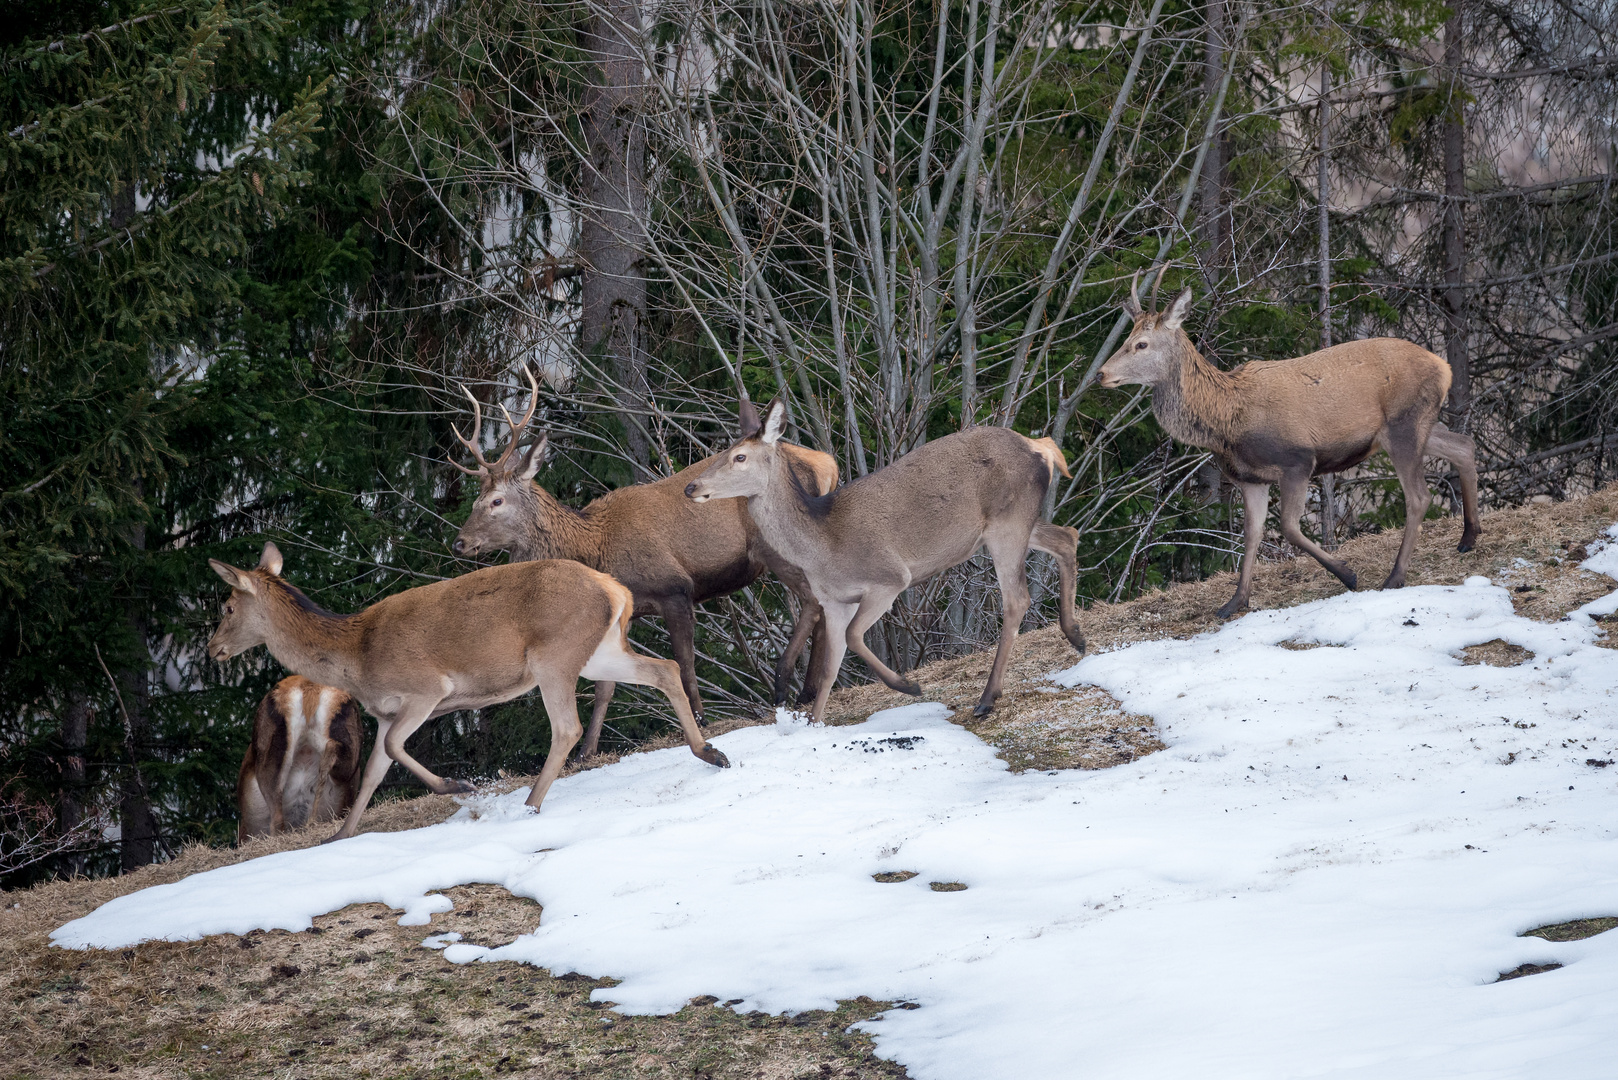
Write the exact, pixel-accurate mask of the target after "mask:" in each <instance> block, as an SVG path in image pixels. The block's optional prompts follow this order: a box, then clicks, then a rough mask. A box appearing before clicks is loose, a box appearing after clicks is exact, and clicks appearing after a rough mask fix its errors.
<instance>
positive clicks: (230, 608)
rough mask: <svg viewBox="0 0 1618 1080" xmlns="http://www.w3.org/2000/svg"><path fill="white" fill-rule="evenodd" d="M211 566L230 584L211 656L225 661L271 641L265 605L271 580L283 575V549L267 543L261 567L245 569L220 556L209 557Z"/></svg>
mask: <svg viewBox="0 0 1618 1080" xmlns="http://www.w3.org/2000/svg"><path fill="white" fill-rule="evenodd" d="M208 565H209V566H211V567H213V571H214V573H216V574H218V575H219V576H220V577H221V578H224V580H225V584H227V585H229V586H230V596H229V597H228V598H227V599H226V600H225V611H224V615H223V617H222V618H221V619H220V620H219V628H218V629H217V630H215V631H214V632H213V637H211V638H209V639H208V655H209V656H210V657H212V658H213V659H215V660H219V661H225V660H229V659H230V658H231V657H232V656H235V655H236V654H237V653H243V652H246V651H247V650H248V649H251V648H253V647H254V646H255V645H262V644H264V642H265V641H266V640H268V630H269V618H268V616H267V614H266V613H265V605H266V603H267V602H268V594H269V589H270V582H271V581H272V580H274V579H278V578H279V577H280V576H281V551H280V549H279V548H277V547H276V546H275V545H274V544H273V543H266V544H265V545H264V554H263V555H261V556H260V557H259V560H258V566H257V567H255V568H254V569H252V570H241V569H238V568H237V567H234V566H232V565H230V564H229V563H227V562H220V561H219V560H218V559H209V560H208Z"/></svg>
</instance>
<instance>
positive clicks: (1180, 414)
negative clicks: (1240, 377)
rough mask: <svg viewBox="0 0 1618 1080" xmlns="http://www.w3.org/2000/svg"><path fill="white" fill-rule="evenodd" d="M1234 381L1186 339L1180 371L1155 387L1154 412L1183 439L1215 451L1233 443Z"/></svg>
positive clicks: (1176, 435)
mask: <svg viewBox="0 0 1618 1080" xmlns="http://www.w3.org/2000/svg"><path fill="white" fill-rule="evenodd" d="M1235 389H1236V388H1235V380H1234V379H1233V377H1232V376H1231V375H1230V374H1229V373H1228V372H1224V371H1220V370H1219V369H1218V368H1216V367H1214V366H1213V365H1212V364H1210V363H1208V361H1207V360H1205V359H1204V358H1203V356H1202V354H1201V353H1199V352H1198V351H1197V349H1196V346H1194V345H1192V344H1191V342H1190V341H1186V342H1185V344H1184V348H1183V351H1182V353H1181V356H1180V365H1179V369H1178V371H1176V372H1175V373H1173V374H1172V375H1170V376H1169V378H1167V379H1164V380H1163V381H1162V382H1160V383H1155V384H1153V386H1152V415H1153V416H1156V417H1157V422H1158V423H1159V424H1161V425H1162V426H1163V430H1164V431H1167V432H1168V433H1169V434H1170V435H1172V436H1173V437H1174V438H1176V439H1178V440H1179V441H1180V442H1183V443H1189V444H1190V445H1192V446H1200V447H1203V448H1205V449H1208V450H1213V451H1214V452H1216V453H1221V452H1223V451H1225V450H1227V449H1228V448H1229V446H1230V442H1231V432H1232V428H1233V426H1234V418H1235V412H1234V408H1233V406H1234V405H1235V403H1236V402H1235Z"/></svg>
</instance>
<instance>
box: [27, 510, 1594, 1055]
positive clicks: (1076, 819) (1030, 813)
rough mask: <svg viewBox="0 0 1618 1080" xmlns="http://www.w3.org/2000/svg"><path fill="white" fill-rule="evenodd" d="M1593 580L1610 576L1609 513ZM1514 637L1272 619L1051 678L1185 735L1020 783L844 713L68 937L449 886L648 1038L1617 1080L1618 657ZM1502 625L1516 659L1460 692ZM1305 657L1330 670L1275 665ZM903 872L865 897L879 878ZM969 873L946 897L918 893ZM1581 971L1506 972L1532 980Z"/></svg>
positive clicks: (1412, 609) (1354, 617) (87, 941)
mask: <svg viewBox="0 0 1618 1080" xmlns="http://www.w3.org/2000/svg"><path fill="white" fill-rule="evenodd" d="M1609 535H1610V536H1611V538H1612V542H1611V543H1609V544H1608V545H1606V546H1605V547H1604V548H1602V549H1600V550H1597V551H1596V552H1595V553H1593V554H1592V556H1591V558H1590V559H1589V561H1588V562H1587V563H1586V564H1585V566H1586V568H1588V569H1592V570H1599V571H1601V572H1603V573H1608V574H1614V575H1615V576H1618V526H1615V527H1614V529H1612V530H1609ZM1615 608H1618V592H1615V593H1614V594H1612V596H1609V597H1607V598H1605V599H1603V600H1598V601H1596V602H1595V603H1593V604H1591V605H1588V606H1587V607H1586V608H1585V609H1583V611H1582V613H1581V614H1580V615H1577V616H1576V617H1574V618H1571V619H1569V620H1565V621H1563V622H1561V623H1557V624H1554V625H1542V624H1539V623H1534V622H1531V621H1528V620H1525V619H1522V618H1519V617H1517V616H1516V615H1515V614H1513V612H1512V607H1511V602H1510V599H1509V597H1508V596H1507V594H1506V592H1505V590H1504V589H1501V588H1498V587H1495V586H1492V585H1490V584H1489V583H1488V581H1487V580H1486V579H1483V578H1473V579H1470V580H1469V581H1468V582H1467V584H1466V585H1465V586H1460V587H1431V586H1430V587H1419V588H1408V589H1404V590H1402V591H1398V592H1388V593H1359V594H1351V595H1345V596H1339V597H1335V598H1333V599H1329V600H1322V601H1318V602H1316V603H1312V604H1306V605H1303V606H1302V607H1297V608H1292V609H1288V610H1283V611H1267V612H1258V613H1255V614H1252V615H1249V616H1247V617H1245V618H1243V619H1241V620H1239V621H1237V622H1235V623H1233V624H1230V625H1228V626H1226V627H1224V628H1223V629H1221V630H1219V631H1218V632H1216V633H1212V634H1207V635H1204V636H1202V637H1199V638H1196V639H1194V640H1190V641H1158V642H1147V643H1142V644H1137V645H1132V646H1130V647H1128V648H1124V649H1119V650H1117V651H1115V652H1111V653H1107V654H1105V655H1100V656H1093V657H1090V658H1088V659H1086V660H1085V661H1083V662H1082V663H1080V664H1079V665H1077V666H1076V667H1074V668H1071V669H1069V670H1067V671H1065V672H1061V673H1058V674H1056V675H1055V676H1053V678H1054V679H1055V680H1056V681H1057V682H1059V683H1062V684H1064V685H1075V684H1078V683H1093V684H1095V685H1098V686H1101V687H1104V688H1105V689H1107V690H1108V691H1110V692H1111V693H1112V694H1114V695H1115V696H1116V697H1117V698H1118V699H1119V700H1120V701H1121V702H1122V703H1123V705H1124V707H1125V708H1126V709H1128V710H1129V711H1130V712H1134V713H1146V714H1150V715H1152V716H1153V717H1155V718H1156V719H1157V721H1158V723H1159V724H1160V725H1161V726H1162V729H1163V733H1164V738H1165V740H1166V741H1167V742H1168V744H1169V748H1168V749H1167V750H1165V751H1162V752H1160V753H1158V754H1154V755H1151V756H1149V757H1146V758H1142V759H1140V760H1138V761H1136V762H1134V763H1132V764H1131V765H1127V766H1121V767H1118V768H1114V769H1110V770H1106V771H1103V772H1094V773H1080V772H1064V773H1060V774H1056V775H1047V774H1043V773H1040V774H1024V775H1021V776H1016V775H1012V774H1011V773H1008V772H1007V771H1006V770H1005V765H1004V763H1003V762H1001V761H999V760H997V759H996V758H995V757H994V756H993V754H992V752H991V751H990V749H989V748H988V747H986V746H984V745H983V744H982V743H981V742H979V741H978V740H977V739H976V738H974V737H973V736H972V735H971V734H969V733H968V732H966V731H965V730H963V729H961V728H959V727H956V726H954V725H952V724H950V723H948V721H947V719H946V716H947V711H946V710H945V708H944V707H943V706H941V705H936V704H921V705H912V706H908V707H906V708H902V709H893V710H889V711H887V712H882V713H878V714H876V715H875V716H873V717H872V718H871V719H870V720H869V721H868V722H866V723H865V724H862V725H859V726H855V727H840V728H814V727H810V726H806V725H803V724H801V723H796V722H793V720H792V718H790V717H783V722H782V723H780V724H778V725H776V726H775V727H758V728H748V729H744V730H741V731H736V732H732V733H730V734H728V735H725V736H723V737H721V738H718V739H716V740H715V742H716V743H717V744H718V745H720V746H721V747H722V748H723V749H724V751H725V753H726V754H727V755H728V756H729V757H730V759H731V761H732V762H733V763H734V765H735V767H734V768H732V769H728V770H725V771H718V770H714V769H710V768H707V767H705V766H703V765H701V764H700V763H698V762H696V761H695V760H693V759H692V757H691V756H690V754H689V753H688V752H687V751H686V750H685V749H684V748H680V749H675V750H667V751H660V752H657V753H648V754H639V755H634V756H631V757H629V758H627V759H625V760H623V761H621V762H619V763H617V764H615V765H612V766H610V767H607V768H603V769H598V770H594V771H591V772H586V773H582V774H579V775H577V776H573V777H569V778H567V779H565V780H562V781H560V782H559V783H558V784H557V785H556V787H555V788H553V789H552V792H551V794H550V797H549V798H548V799H547V801H546V804H545V812H544V814H543V815H539V816H536V815H533V814H531V813H530V812H528V811H527V810H526V808H524V807H523V805H522V800H523V798H524V797H525V796H526V794H527V792H526V790H524V791H517V792H513V793H511V794H509V795H504V796H498V797H484V798H474V799H468V800H466V806H465V808H464V809H463V810H462V811H461V812H460V813H458V814H457V815H456V816H455V817H454V818H453V819H451V820H450V821H448V822H446V823H444V824H441V825H436V826H433V827H431V828H426V829H419V830H416V831H413V832H406V833H386V834H375V833H373V834H368V835H361V836H359V837H356V838H354V839H352V840H347V841H344V842H342V843H340V844H335V845H331V846H329V847H322V848H316V849H311V850H305V851H292V852H283V853H280V854H276V855H270V856H266V857H264V858H260V859H255V860H253V861H251V862H247V863H242V864H238V865H235V866H228V867H222V868H220V869H217V870H211V871H208V872H207V873H203V874H198V875H196V876H194V877H191V878H189V879H186V880H184V881H181V882H177V883H174V884H171V885H162V886H158V887H155V888H151V889H147V890H145V891H143V892H138V893H134V894H131V895H128V896H124V897H120V898H119V899H116V900H113V901H112V902H110V903H108V904H106V905H105V906H103V907H102V908H100V909H99V910H97V911H95V912H93V913H92V914H90V915H89V916H87V917H85V918H83V919H79V920H76V921H74V922H71V923H68V924H67V925H66V926H63V927H62V928H60V929H59V930H57V931H56V933H55V935H54V938H55V941H56V943H57V944H58V945H63V946H66V947H70V948H85V947H101V948H116V947H123V946H127V945H130V944H133V943H135V942H139V941H143V940H150V939H154V938H160V939H191V938H196V937H200V936H202V935H204V934H213V933H224V932H232V933H244V932H246V931H249V930H253V929H269V928H282V929H287V930H301V929H304V928H307V927H308V926H309V925H310V919H311V918H312V917H313V916H316V915H320V914H323V913H326V912H330V911H335V910H337V909H339V908H341V907H343V906H345V905H348V904H351V903H357V902H362V901H381V902H383V903H386V904H390V905H392V906H394V907H395V908H400V909H403V911H404V913H405V914H404V917H403V918H401V919H400V922H401V923H404V924H407V925H419V924H425V923H427V922H428V921H429V916H430V915H431V914H432V913H433V912H439V911H445V910H448V909H449V908H450V907H451V902H450V901H449V899H448V898H446V897H444V896H442V895H439V894H436V893H435V892H434V890H439V889H445V888H449V887H451V886H454V885H459V884H465V883H470V882H488V883H493V884H498V885H501V886H504V887H505V888H507V889H510V890H511V891H512V892H514V893H517V894H520V895H523V896H528V897H532V898H533V899H535V900H537V901H539V902H540V903H541V904H543V905H544V914H543V919H542V922H541V924H540V925H539V926H538V927H537V928H536V929H535V931H534V932H533V933H532V934H528V935H524V936H523V937H520V938H518V939H517V940H516V941H513V942H511V943H509V944H506V945H502V946H500V947H498V948H485V947H482V946H477V945H472V944H468V943H465V942H460V941H458V940H456V935H454V934H439V935H433V936H432V937H429V938H427V939H426V941H424V942H423V944H425V945H428V946H429V947H431V948H442V949H443V954H444V956H445V958H446V959H448V960H450V961H452V962H455V963H466V962H474V961H479V962H493V961H522V962H526V963H531V964H537V965H542V966H544V967H547V968H550V969H552V970H553V971H558V972H561V971H570V970H578V971H582V972H585V973H587V974H590V975H592V976H613V977H616V978H619V979H622V980H623V981H622V983H621V984H620V985H618V986H615V987H612V988H610V989H606V990H598V991H596V992H595V995H596V997H597V998H605V999H610V1000H612V1001H615V1002H617V1003H619V1004H618V1008H619V1009H621V1010H622V1011H625V1012H665V1011H672V1010H675V1009H678V1008H680V1007H681V1006H682V1005H684V1004H685V1002H686V1001H687V1000H688V999H690V998H692V997H694V996H697V995H701V994H712V995H714V996H715V997H718V998H720V999H732V998H740V999H742V1000H741V1004H739V1005H738V1006H736V1007H737V1008H738V1009H740V1010H742V1011H748V1010H752V1009H763V1010H767V1011H772V1012H778V1011H799V1010H804V1009H814V1008H827V1007H830V1006H832V1005H833V1003H834V1002H835V1001H836V1000H837V999H838V998H848V997H855V996H858V995H861V994H865V995H869V996H871V997H874V998H878V999H886V1000H893V1001H906V1002H914V1003H917V1004H919V1005H920V1006H921V1007H920V1008H918V1009H914V1010H895V1011H892V1012H890V1013H888V1014H887V1015H886V1016H885V1017H883V1018H882V1019H881V1020H880V1021H879V1022H875V1023H873V1024H872V1025H871V1028H870V1030H871V1031H873V1032H874V1033H875V1034H876V1038H877V1047H878V1051H879V1052H880V1053H881V1054H883V1055H884V1056H886V1057H890V1058H892V1059H894V1060H896V1061H898V1062H901V1063H902V1064H903V1065H905V1067H906V1068H907V1069H908V1070H909V1071H910V1074H911V1075H912V1076H914V1077H917V1078H918V1080H921V1078H927V1080H932V1078H962V1080H982V1078H985V1077H1019V1078H1024V1077H1028V1078H1032V1077H1058V1078H1068V1077H1128V1078H1136V1077H1183V1076H1197V1077H1199V1078H1212V1077H1232V1078H1243V1080H1246V1078H1259V1077H1298V1076H1311V1077H1334V1078H1342V1077H1364V1078H1376V1080H1389V1078H1397V1077H1411V1078H1420V1080H1432V1078H1436V1077H1520V1076H1527V1075H1534V1076H1547V1077H1550V1076H1554V1077H1557V1078H1559V1080H1575V1078H1584V1077H1589V1078H1596V1077H1603V1078H1605V1077H1610V1076H1612V1075H1613V1070H1614V1066H1613V1062H1614V1060H1615V1059H1618V1055H1615V1051H1618V1034H1615V1032H1618V1028H1615V1026H1614V1023H1613V1018H1614V1017H1615V1016H1618V931H1613V932H1609V933H1607V934H1602V935H1598V936H1596V937H1593V938H1589V939H1587V940H1585V941H1580V942H1569V943H1563V944H1553V943H1551V942H1546V941H1541V940H1539V939H1537V938H1521V937H1518V936H1517V935H1518V934H1519V933H1521V932H1522V931H1524V930H1527V929H1529V928H1532V927H1535V926H1539V925H1542V924H1545V923H1552V922H1559V921H1563V920H1568V919H1574V918H1581V917H1590V916H1601V915H1614V914H1618V842H1615V840H1618V768H1613V769H1600V768H1596V767H1593V766H1592V765H1589V764H1586V762H1587V761H1589V760H1592V759H1607V758H1611V757H1613V756H1614V752H1615V749H1618V653H1614V652H1613V651H1610V650H1606V649H1601V648H1598V647H1596V646H1594V645H1592V644H1591V642H1592V640H1593V639H1594V637H1595V635H1596V634H1597V633H1598V628H1597V627H1596V626H1595V624H1594V623H1593V621H1592V620H1591V619H1590V618H1589V617H1588V616H1589V615H1592V614H1606V613H1608V612H1611V611H1612V610H1614V609H1615ZM1496 638H1502V639H1504V640H1506V641H1508V642H1511V643H1512V644H1515V645H1519V646H1521V647H1522V648H1524V649H1527V650H1529V651H1530V652H1532V653H1533V654H1534V656H1533V659H1532V660H1531V661H1530V662H1528V663H1524V664H1522V665H1520V666H1518V667H1514V668H1495V667H1489V666H1483V665H1480V666H1462V664H1461V662H1460V659H1459V656H1458V652H1459V650H1460V649H1462V648H1463V647H1465V646H1467V645H1473V644H1479V643H1482V642H1486V641H1491V640H1494V639H1496ZM1282 642H1287V643H1289V644H1297V643H1314V644H1318V645H1319V646H1321V647H1319V648H1314V649H1308V650H1302V651H1300V650H1296V649H1283V648H1280V647H1279V645H1280V643H1282ZM898 870H913V871H917V872H918V876H917V877H915V878H912V879H910V880H908V881H905V882H902V883H897V884H880V883H877V882H876V881H873V880H872V877H871V875H873V874H876V873H880V872H883V871H898ZM935 881H938V882H962V883H965V884H966V885H967V886H968V887H967V888H966V889H965V890H964V891H956V892H934V891H932V890H930V889H929V888H928V884H929V882H935ZM1552 962H1555V963H1560V964H1562V965H1563V967H1562V968H1560V969H1559V970H1556V971H1552V972H1548V973H1546V974H1540V975H1534V976H1532V977H1529V978H1522V979H1516V980H1513V981H1509V982H1505V983H1500V984H1494V982H1493V981H1494V979H1495V978H1496V976H1497V974H1498V973H1500V972H1503V971H1508V970H1510V969H1512V968H1515V967H1517V966H1518V965H1519V964H1523V963H1534V964H1543V963H1552Z"/></svg>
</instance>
